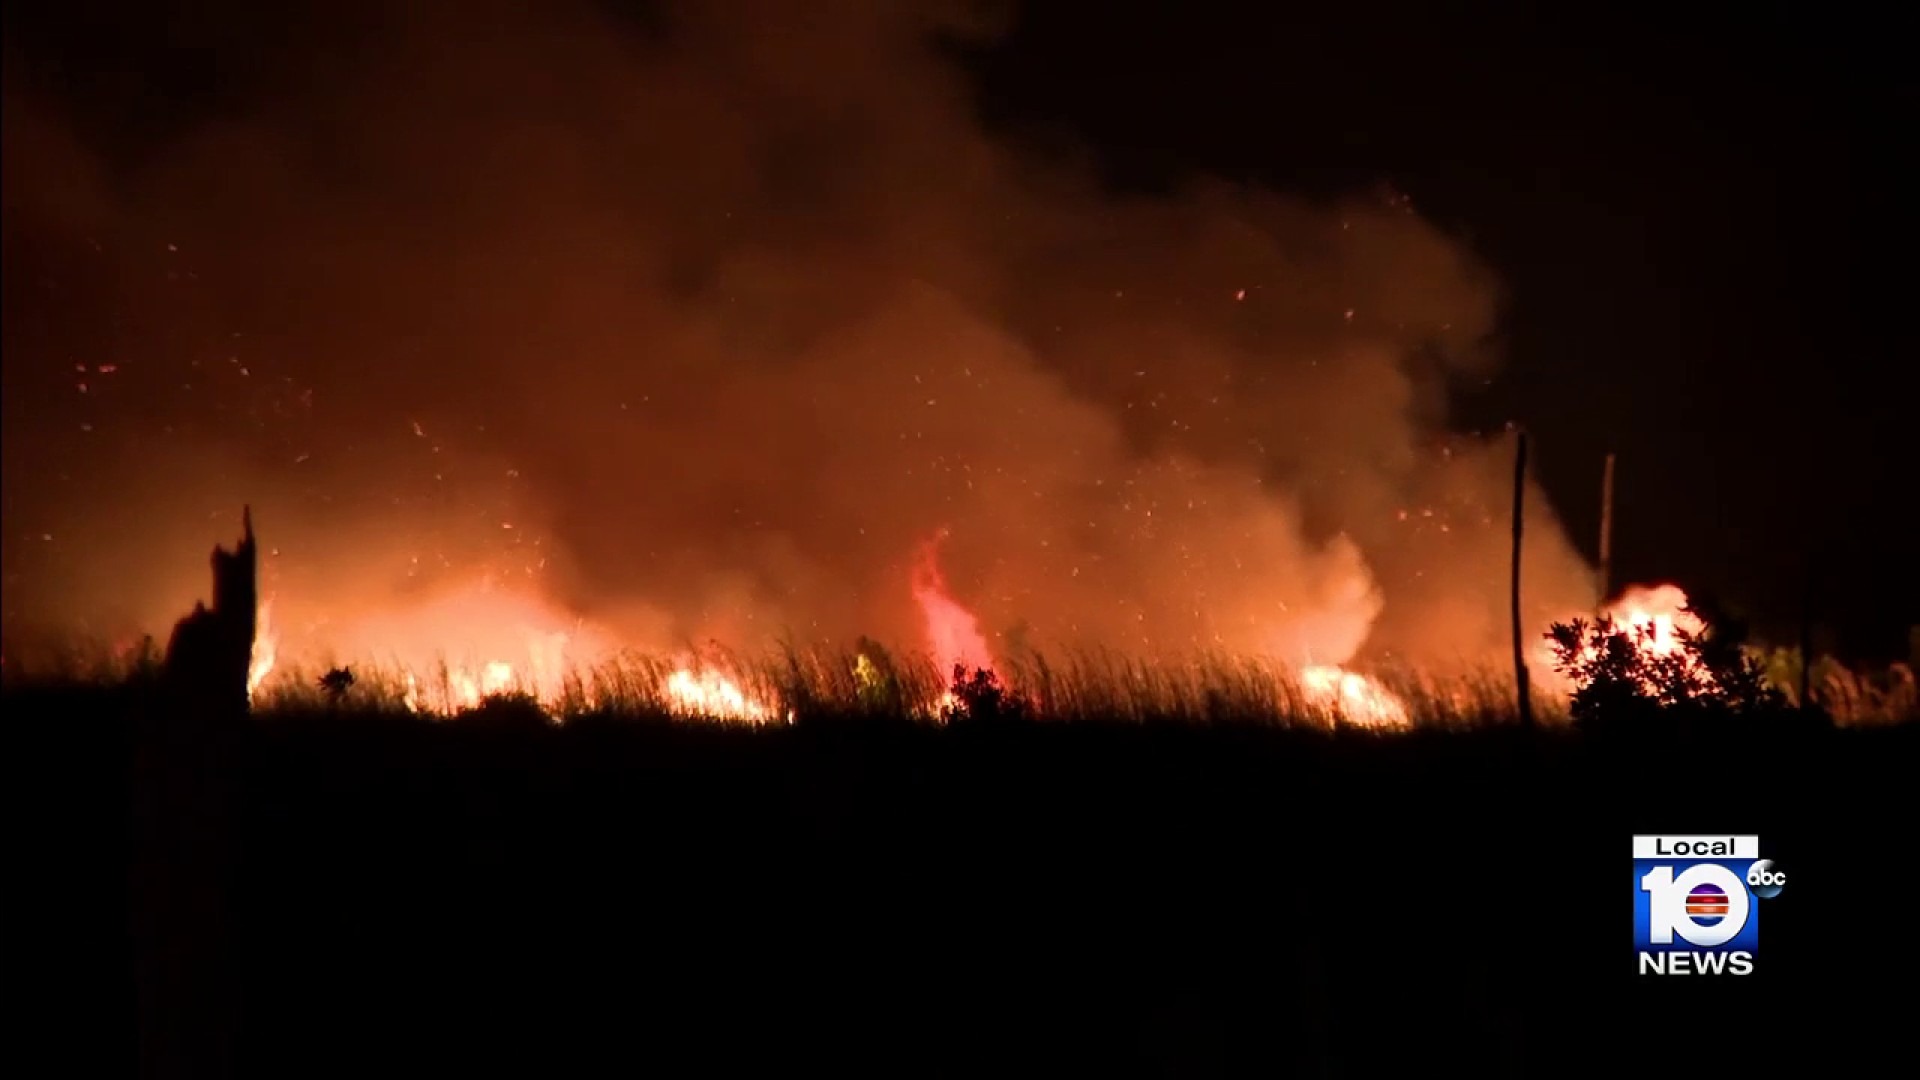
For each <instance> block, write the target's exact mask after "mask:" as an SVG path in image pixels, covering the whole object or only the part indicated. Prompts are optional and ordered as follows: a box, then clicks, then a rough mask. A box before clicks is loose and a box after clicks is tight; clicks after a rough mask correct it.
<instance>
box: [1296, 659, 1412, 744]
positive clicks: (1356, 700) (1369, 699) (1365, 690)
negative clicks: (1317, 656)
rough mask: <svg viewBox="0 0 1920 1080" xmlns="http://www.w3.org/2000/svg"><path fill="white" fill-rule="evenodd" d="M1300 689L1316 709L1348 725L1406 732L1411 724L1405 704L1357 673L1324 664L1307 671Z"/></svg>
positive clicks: (1305, 670) (1371, 680)
mask: <svg viewBox="0 0 1920 1080" xmlns="http://www.w3.org/2000/svg"><path fill="white" fill-rule="evenodd" d="M1300 688H1301V690H1303V691H1305V693H1306V698H1307V702H1308V704H1310V705H1311V706H1313V708H1315V709H1316V710H1319V711H1321V712H1323V713H1325V714H1327V715H1328V716H1330V717H1332V718H1334V719H1337V720H1340V721H1343V722H1345V723H1349V724H1355V725H1358V726H1360V727H1368V728H1403V727H1407V726H1408V724H1409V722H1410V721H1409V719H1408V715H1407V705H1406V703H1405V702H1403V701H1401V700H1400V698H1399V697H1398V696H1397V695H1395V694H1394V693H1393V691H1391V690H1388V689H1387V688H1386V687H1384V686H1382V685H1380V683H1379V682H1378V681H1377V680H1375V679H1370V678H1368V677H1367V676H1365V675H1361V674H1359V673H1358V672H1353V671H1348V670H1346V669H1345V668H1339V667H1333V666H1331V665H1325V664H1321V665H1315V666H1313V667H1308V668H1304V669H1302V670H1301V672H1300Z"/></svg>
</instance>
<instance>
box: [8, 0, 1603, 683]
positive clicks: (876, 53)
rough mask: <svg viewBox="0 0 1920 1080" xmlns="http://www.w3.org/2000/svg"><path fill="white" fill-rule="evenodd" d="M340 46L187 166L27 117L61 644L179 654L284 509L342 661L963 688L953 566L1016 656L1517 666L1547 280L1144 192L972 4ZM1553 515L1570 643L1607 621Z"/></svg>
mask: <svg viewBox="0 0 1920 1080" xmlns="http://www.w3.org/2000/svg"><path fill="white" fill-rule="evenodd" d="M329 10H333V9H331V8H330V9H329ZM316 25H318V24H317V22H316ZM326 25H327V28H328V29H327V32H326V33H324V34H323V33H314V34H311V35H287V36H285V37H283V39H281V40H278V41H277V42H275V43H274V44H273V45H272V47H271V49H269V50H267V51H266V52H264V53H260V54H254V55H252V56H251V58H250V59H249V60H248V61H247V64H248V68H247V70H248V75H247V79H248V91H249V92H248V93H247V94H246V95H245V97H244V99H243V100H238V101H236V102H228V103H226V104H225V105H224V107H221V108H210V109H207V110H205V111H204V112H203V113H202V114H200V115H199V116H197V117H196V119H195V122H194V123H191V124H187V125H182V126H180V127H178V128H174V129H168V130H165V131H161V132H157V133H156V132H152V131H148V132H146V136H147V137H146V138H145V139H144V141H141V142H139V143H137V144H133V143H130V141H129V140H127V139H125V138H121V137H118V136H116V135H114V134H112V133H111V132H104V133H103V130H102V127H103V125H101V124H98V123H82V122H80V121H79V120H77V119H75V116H76V110H75V109H73V108H72V107H71V106H70V103H69V102H66V101H64V100H62V99H61V97H60V96H59V95H58V94H55V93H49V92H47V90H46V88H45V87H44V86H21V85H12V84H10V85H9V89H8V99H7V113H6V123H5V139H6V189H7V190H6V278H7V285H6V314H5V326H6V350H5V408H6V425H5V432H4V434H5V446H6V458H5V478H6V494H5V498H6V529H7V536H6V545H5V548H6V555H5V558H6V602H5V604H6V618H7V625H8V630H7V636H8V642H9V646H10V648H11V647H12V646H13V645H15V644H18V643H19V642H20V641H22V640H24V639H26V638H28V637H31V636H34V635H40V634H43V633H51V632H53V631H56V630H62V631H65V630H74V629H77V630H78V631H80V632H82V633H86V634H92V635H105V636H118V635H124V634H127V633H131V632H134V631H135V630H138V629H147V630H156V631H159V632H164V629H165V627H166V626H167V625H168V624H169V623H170V621H171V620H172V619H173V618H175V617H177V616H178V615H179V614H181V612H182V611H183V610H184V608H186V607H188V606H190V605H191V603H192V601H193V600H194V599H195V598H196V597H198V596H200V595H202V594H203V592H204V589H205V588H206V583H205V566H206V554H207V549H208V547H209V545H211V544H212V543H215V542H222V541H230V540H231V539H232V538H233V536H234V535H235V534H236V532H237V529H238V511H239V507H240V506H241V505H242V504H243V503H250V504H252V506H253V511H254V516H255V520H256V523H257V525H258V527H259V529H260V532H261V541H262V545H263V549H264V550H266V551H267V552H268V555H267V558H266V561H265V567H264V569H263V578H264V586H265V589H266V590H267V591H268V592H269V593H271V594H272V595H273V597H274V603H275V619H276V622H277V625H279V626H280V627H281V628H282V630H283V632H284V633H285V634H286V635H287V636H288V638H289V640H290V641H294V642H300V641H306V642H307V643H309V644H312V645H314V646H316V647H319V646H325V647H333V648H342V649H354V650H357V649H365V648H377V647H379V646H380V645H381V644H383V643H382V641H381V640H380V639H381V636H382V635H383V634H387V633H392V634H405V633H408V632H409V631H407V630H406V629H404V627H405V625H406V619H407V618H408V617H409V612H411V611H415V610H426V609H429V608H432V609H434V610H453V611H455V612H462V611H466V609H462V608H460V607H459V606H458V605H460V604H463V603H468V602H470V600H469V599H462V598H470V596H471V594H472V593H473V591H474V590H475V589H481V590H485V589H498V590H504V591H506V592H507V593H509V594H510V595H513V596H517V597H531V598H532V599H531V600H529V601H527V602H528V603H532V604H536V605H538V606H539V607H540V608H541V609H542V610H544V611H548V612H557V613H561V614H563V615H564V616H565V617H566V618H567V619H581V620H586V622H587V624H589V625H591V626H594V627H597V628H600V629H602V630H603V631H604V632H605V633H606V634H607V635H609V636H610V637H611V638H613V639H616V640H619V641H623V642H626V643H630V644H634V645H638V646H640V647H643V648H667V647H672V646H673V645H675V644H677V643H680V642H684V641H690V640H705V639H708V638H714V639H718V640H721V641H724V642H727V643H729V644H732V645H736V646H739V647H743V648H754V647H760V646H763V645H766V644H769V643H771V642H773V641H775V640H777V639H779V638H782V637H791V638H795V639H799V640H801V641H823V640H824V641H834V642H845V641H847V640H848V639H849V638H851V637H852V636H853V635H856V634H860V633H866V634H871V635H873V636H876V637H880V638H882V639H888V640H892V641H896V642H900V643H904V644H906V645H908V646H910V647H917V646H921V645H922V644H923V642H924V639H923V637H922V635H921V629H920V622H919V619H920V614H919V611H918V609H917V608H916V606H915V603H914V599H913V594H912V591H911V580H912V576H913V573H914V568H915V565H916V561H917V559H918V558H919V555H920V552H921V551H922V549H923V547H924V545H926V544H927V543H929V541H930V540H931V539H932V538H934V537H936V536H942V535H943V536H944V540H942V541H941V542H940V546H939V554H940V559H941V566H942V568H943V570H944V573H945V576H946V580H947V582H948V585H949V586H950V588H951V589H952V592H953V594H954V595H955V597H956V598H957V599H958V600H959V601H960V602H961V603H963V604H964V605H965V606H967V607H968V608H969V609H971V610H972V611H973V612H975V613H976V614H977V615H978V616H979V618H980V624H981V626H982V628H983V629H984V630H986V631H987V632H988V633H989V636H990V638H991V639H992V640H993V641H994V642H995V647H996V648H1012V647H1014V646H1016V645H1032V646H1036V647H1041V648H1047V647H1049V646H1052V647H1061V646H1065V645H1070V644H1071V645H1096V646H1110V647H1113V648H1117V649H1121V650H1125V651H1128V652H1162V651H1184V650H1191V649H1194V648H1197V647H1199V648H1221V649H1226V650H1231V651H1236V652H1260V653H1268V654H1278V655H1280V656H1282V657H1284V658H1286V659H1290V660H1295V661H1300V660H1313V661H1316V662H1345V661H1347V660H1349V659H1354V658H1359V659H1370V658H1371V659H1378V658H1382V657H1387V656H1393V657H1400V658H1406V659H1411V660H1415V661H1418V662H1421V663H1425V664H1430V665H1440V664H1444V663H1448V662H1451V661H1455V660H1460V659H1466V660H1469V661H1476V662H1477V661H1480V660H1483V659H1487V658H1491V657H1495V656H1499V655H1501V650H1502V649H1504V647H1505V642H1506V638H1505V634H1506V614H1505V613H1506V602H1507V597H1506V591H1505V589H1506V573H1507V560H1508V557H1509V547H1508V544H1509V533H1508V528H1509V519H1508V507H1509V504H1510V502H1511V470H1512V441H1511V439H1510V437H1507V436H1504V435H1500V434H1497V433H1496V435H1494V436H1489V437H1486V438H1475V437H1468V436H1459V435H1454V434H1449V433H1448V430H1447V418H1446V415H1445V411H1444V401H1445V396H1446V395H1445V390H1446V386H1447V383H1448V380H1451V379H1458V378H1480V377H1484V375H1485V373H1486V371H1487V370H1488V369H1489V367H1490V366H1491V365H1493V364H1495V363H1497V362H1498V360H1499V357H1498V356H1497V355H1496V350H1495V348H1494V344H1493V343H1494V337H1495V332H1496V329H1497V321H1498V318H1499V315H1500V299H1501V292H1500V287H1499V283H1498V281H1497V280H1496V278H1495V276H1494V274H1493V273H1492V272H1491V270H1490V269H1489V268H1488V267H1486V266H1484V265H1482V264H1481V263H1480V262H1479V261H1477V260H1476V258H1475V256H1474V254H1473V252H1472V251H1471V250H1470V249H1469V248H1467V247H1466V246H1464V245H1463V244H1462V243H1461V242H1459V241H1457V240H1456V239H1454V238H1452V237H1450V236H1448V235H1446V234H1445V233H1443V232H1441V231H1439V230H1437V229H1436V228H1434V227H1433V226H1432V225H1431V224H1430V223H1428V222H1427V221H1425V220H1423V219H1422V217H1421V216H1420V214H1419V212H1418V208H1417V207H1412V206H1409V205H1407V204H1406V203H1405V201H1404V200H1402V199H1400V198H1398V197H1397V196H1395V195H1393V193H1391V192H1357V193H1355V194H1354V196H1353V197H1352V198H1351V199H1350V200H1347V201H1342V202H1334V203H1327V202H1316V201H1307V200H1304V199H1301V198H1297V197H1294V196H1291V195H1288V194H1286V193H1282V192H1275V191H1263V190H1250V189H1246V188H1243V187H1238V186H1233V185H1228V184H1225V183H1216V182H1212V181H1209V180H1206V179H1204V178H1199V179H1195V180H1194V181H1193V182H1191V183H1190V184H1188V185H1187V186H1185V187H1184V188H1183V189H1182V190H1180V191H1177V192H1174V193H1171V194H1161V195H1152V196H1147V195H1120V194H1115V193H1112V192H1110V191H1108V190H1106V189H1105V188H1103V187H1102V185H1101V184H1100V183H1099V182H1098V180H1097V178H1096V177H1095V176H1094V174H1093V172H1092V171H1091V170H1090V169H1088V168H1085V167H1083V164H1082V163H1079V162H1076V161H1075V160H1072V159H1071V158H1070V157H1068V158H1063V157H1061V156H1058V155H1042V154H1039V153H1036V152H1033V151H1031V150H1029V149H1027V148H1025V147H1023V145H1022V144H1020V143H1017V142H1015V141H1012V140H1009V139H1007V138H1003V137H1000V136H998V135H996V134H995V133H993V132H990V131H988V130H986V129H985V128H983V126H982V125H981V123H980V122H979V121H978V120H977V119H976V117H975V112H974V107H973V103H972V101H971V98H970V94H971V90H970V86H969V83H968V81H967V79H966V78H965V75H964V73H963V71H962V70H961V68H960V67H958V66H957V65H956V64H955V63H954V62H952V61H951V59H949V57H948V48H947V46H946V45H945V44H943V42H946V41H949V40H951V39H954V38H960V39H965V40H969V41H971V42H973V43H975V44H980V43H983V42H986V41H989V40H990V39H991V36H992V34H993V33H994V23H993V22H992V20H983V19H979V18H975V17H971V16H969V17H966V18H961V17H958V16H956V15H955V13H954V11H950V10H948V9H944V8H928V7H926V6H925V5H920V6H911V5H904V4H893V3H883V2H879V0H874V2H870V3H851V4H842V3H835V4H807V5H787V4H766V5H751V4H750V5H687V6H685V7H682V8H677V9H673V10H671V11H669V12H668V13H667V14H666V15H664V16H662V17H660V18H658V19H655V20H653V21H651V22H649V23H648V24H646V25H644V26H635V25H629V23H628V22H626V21H615V20H613V19H611V18H609V17H606V16H604V15H601V14H596V13H594V12H591V11H588V10H584V9H572V10H567V11H565V12H559V11H558V9H555V10H554V11H549V12H547V13H543V14H541V15H539V16H537V17H534V16H528V15H525V14H509V13H507V12H506V11H505V10H504V8H503V7H500V6H495V5H472V4H460V5H446V6H441V7H437V8H436V7H434V6H432V5H426V6H420V7H417V8H414V9H413V10H412V11H411V12H410V13H409V14H407V15H406V16H404V18H400V19H399V20H398V21H394V20H392V19H388V20H384V21H383V20H382V19H376V18H373V17H371V16H369V17H366V18H357V17H349V16H347V15H341V16H339V18H338V20H337V21H334V22H328V23H327V24H326ZM255 45H257V43H255ZM214 47H215V48H216V49H218V48H220V47H222V46H220V45H219V44H218V43H216V44H215V46H214ZM250 47H253V46H250ZM235 48H238V46H235ZM236 63H238V61H236ZM9 67H12V65H9ZM1249 138H1271V139H1274V140H1278V141H1281V142H1284V141H1285V138H1286V133H1285V132H1284V131H1275V132H1271V133H1262V132H1249ZM1528 514H1529V515H1530V519H1529V537H1530V539H1529V544H1528V548H1527V552H1526V558H1527V560H1528V562H1527V575H1528V594H1527V598H1528V601H1529V614H1530V615H1531V617H1533V619H1534V620H1535V622H1536V623H1538V624H1542V626H1543V625H1544V622H1545V621H1546V620H1547V619H1549V618H1551V617H1554V616H1558V615H1560V614H1562V613H1564V612H1565V611H1567V610H1570V609H1577V608H1580V607H1582V606H1585V605H1589V604H1591V602H1592V600H1593V597H1592V595H1591V589H1592V576H1591V572H1590V570H1589V569H1588V568H1587V566H1586V565H1585V564H1584V562H1583V561H1582V560H1581V559H1580V558H1579V556H1578V555H1577V554H1576V553H1575V552H1574V550H1573V548H1572V547H1571V545H1569V544H1568V543H1567V542H1566V540H1565V538H1564V537H1563V535H1562V533H1561V531H1560V529H1559V528H1558V526H1557V524H1556V523H1555V521H1554V519H1553V514H1552V511H1551V509H1550V508H1549V507H1548V506H1547V505H1546V503H1545V500H1544V499H1542V498H1540V497H1539V496H1537V495H1535V496H1533V498H1532V505H1530V507H1529V509H1528ZM516 602H518V601H516ZM436 605H439V607H436ZM446 605H454V606H453V607H452V608H448V607H447V606H446ZM493 610H500V609H493ZM516 610H517V609H516ZM486 617H487V616H486V615H485V613H484V611H481V610H480V609H474V610H473V611H472V612H468V613H467V614H456V615H454V616H453V617H452V618H453V621H454V623H455V624H456V625H460V626H463V627H466V628H468V629H473V630H475V631H476V632H481V629H482V628H480V627H479V625H478V624H479V623H481V622H484V621H485V619H486ZM444 644H445V645H446V646H447V647H449V648H453V647H458V645H459V643H458V642H452V641H449V642H445V643H444Z"/></svg>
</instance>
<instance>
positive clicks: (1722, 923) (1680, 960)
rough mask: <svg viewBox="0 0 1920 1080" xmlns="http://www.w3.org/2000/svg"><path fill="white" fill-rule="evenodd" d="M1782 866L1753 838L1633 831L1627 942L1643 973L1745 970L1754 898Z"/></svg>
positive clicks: (1778, 880) (1755, 927) (1752, 948)
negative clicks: (1763, 853)
mask: <svg viewBox="0 0 1920 1080" xmlns="http://www.w3.org/2000/svg"><path fill="white" fill-rule="evenodd" d="M1786 884H1787V875H1786V872H1785V871H1783V870H1781V869H1780V868H1778V867H1776V866H1775V865H1774V863H1773V860H1771V859H1763V858H1761V857H1760V838H1759V837H1758V836H1635V837H1634V838H1633V948H1634V952H1635V954H1636V958H1637V961H1638V965H1639V971H1640V974H1642V975H1722V974H1724V975H1751V974H1753V962H1754V954H1755V953H1756V952H1758V951H1759V948H1760V901H1761V900H1767V899H1772V898H1773V897H1776V896H1779V895H1780V891H1781V890H1782V889H1783V888H1785V886H1786Z"/></svg>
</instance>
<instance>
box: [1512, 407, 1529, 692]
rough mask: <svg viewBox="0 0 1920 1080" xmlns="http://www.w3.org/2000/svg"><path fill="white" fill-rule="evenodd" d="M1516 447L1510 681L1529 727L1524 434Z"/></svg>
mask: <svg viewBox="0 0 1920 1080" xmlns="http://www.w3.org/2000/svg"><path fill="white" fill-rule="evenodd" d="M1519 435H1520V439H1519V447H1518V449H1517V450H1516V451H1515V453H1514V458H1513V579H1512V588H1511V596H1512V611H1513V680H1514V685H1515V688H1516V689H1517V690H1518V691H1519V694H1520V726H1521V727H1523V728H1531V727H1533V692H1532V688H1531V686H1530V684H1529V682H1528V679H1527V649H1526V644H1525V639H1524V636H1523V631H1522V630H1521V626H1520V535H1521V511H1522V508H1523V507H1524V506H1525V505H1526V497H1527V433H1526V432H1524V431H1522V432H1520V433H1519Z"/></svg>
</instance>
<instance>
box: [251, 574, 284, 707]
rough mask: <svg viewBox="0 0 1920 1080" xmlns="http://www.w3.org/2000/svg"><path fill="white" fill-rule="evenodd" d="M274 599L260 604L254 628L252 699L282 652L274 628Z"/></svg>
mask: <svg viewBox="0 0 1920 1080" xmlns="http://www.w3.org/2000/svg"><path fill="white" fill-rule="evenodd" d="M272 616H273V600H272V599H271V598H269V599H268V600H266V601H265V602H264V603H262V604H261V605H260V610H259V613H258V614H257V615H256V616H255V622H254V629H253V652H252V655H251V657H250V658H249V660H248V661H247V700H248V701H252V700H253V695H254V692H255V691H257V690H259V689H260V684H261V683H263V682H265V681H266V680H267V676H268V675H271V674H273V662H274V659H275V658H276V657H277V656H279V654H280V635H279V634H278V633H277V632H276V631H275V630H274V629H273V622H272Z"/></svg>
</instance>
